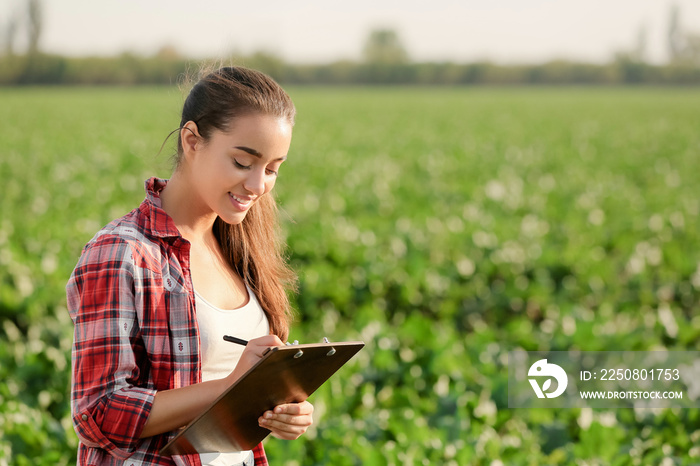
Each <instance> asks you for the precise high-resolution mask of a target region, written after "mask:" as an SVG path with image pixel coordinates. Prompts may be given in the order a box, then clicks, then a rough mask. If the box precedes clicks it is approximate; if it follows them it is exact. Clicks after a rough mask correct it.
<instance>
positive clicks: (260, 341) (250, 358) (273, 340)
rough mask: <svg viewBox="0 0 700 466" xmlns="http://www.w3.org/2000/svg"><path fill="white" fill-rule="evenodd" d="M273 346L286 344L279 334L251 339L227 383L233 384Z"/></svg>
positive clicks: (227, 378)
mask: <svg viewBox="0 0 700 466" xmlns="http://www.w3.org/2000/svg"><path fill="white" fill-rule="evenodd" d="M273 346H284V343H282V340H280V339H279V337H278V336H277V335H265V336H264V337H259V338H253V339H252V340H249V341H248V344H247V345H246V347H245V349H244V350H243V354H242V355H241V359H240V360H239V361H238V364H237V365H236V367H235V368H234V369H233V371H231V373H230V374H229V375H228V376H227V377H226V383H227V385H228V386H231V385H232V384H233V383H234V382H236V381H237V380H238V379H239V378H241V376H242V375H243V374H245V373H246V372H248V369H250V368H251V367H253V366H254V365H255V364H256V363H257V362H258V361H259V360H260V358H262V357H263V355H264V354H265V353H266V351H267V350H268V349H269V348H270V347H273Z"/></svg>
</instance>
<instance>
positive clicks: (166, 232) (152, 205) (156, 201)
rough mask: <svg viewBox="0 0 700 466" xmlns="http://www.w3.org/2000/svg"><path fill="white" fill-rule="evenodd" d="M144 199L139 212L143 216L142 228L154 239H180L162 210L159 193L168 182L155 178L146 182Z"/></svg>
mask: <svg viewBox="0 0 700 466" xmlns="http://www.w3.org/2000/svg"><path fill="white" fill-rule="evenodd" d="M145 184H146V199H144V201H143V202H142V203H141V206H140V207H139V210H141V213H142V214H143V215H144V217H145V220H144V228H145V229H146V230H147V231H149V232H150V233H151V235H153V236H155V237H162V238H167V237H173V236H175V237H180V236H182V235H180V231H178V229H177V227H176V226H175V222H174V221H173V219H172V218H170V215H168V214H167V213H166V212H165V211H164V210H163V209H162V203H161V199H160V192H161V191H162V190H163V188H165V185H166V184H168V180H164V179H161V178H156V177H155V176H154V177H152V178H149V179H147V180H146V183H145Z"/></svg>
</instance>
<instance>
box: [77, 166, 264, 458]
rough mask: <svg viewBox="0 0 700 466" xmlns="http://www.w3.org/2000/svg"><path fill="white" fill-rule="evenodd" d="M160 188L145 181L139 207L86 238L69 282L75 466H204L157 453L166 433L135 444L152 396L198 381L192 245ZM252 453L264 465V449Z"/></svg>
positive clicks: (153, 180)
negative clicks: (162, 200) (163, 203)
mask: <svg viewBox="0 0 700 466" xmlns="http://www.w3.org/2000/svg"><path fill="white" fill-rule="evenodd" d="M166 183H167V181H165V180H160V179H157V178H151V179H149V180H147V181H146V191H147V196H146V199H145V200H144V201H143V203H142V204H141V205H140V206H139V208H138V209H135V210H133V211H132V212H130V213H129V214H127V215H126V216H124V217H122V218H120V219H117V220H115V221H113V222H111V223H110V224H109V225H107V226H106V227H105V228H103V229H102V230H100V231H99V232H98V233H97V234H96V235H95V236H94V237H93V238H92V240H90V242H89V243H88V244H87V245H86V246H85V248H84V249H83V253H82V255H81V257H80V260H79V262H78V265H77V266H76V267H75V270H74V271H73V273H72V275H71V277H70V280H69V281H68V284H67V286H66V295H67V300H68V309H69V312H70V316H71V319H72V320H73V322H74V324H75V334H74V340H73V349H72V360H73V374H72V381H71V411H72V415H73V424H74V426H75V431H76V433H77V434H78V438H79V439H80V446H79V449H78V464H79V465H115V466H116V465H124V466H139V465H178V466H184V465H197V466H199V465H201V461H200V459H199V455H182V456H173V457H164V456H159V455H158V450H159V449H160V448H162V447H163V446H164V445H165V444H166V443H167V442H168V441H169V440H170V439H171V438H172V437H173V436H174V433H173V432H170V433H166V434H161V435H156V436H153V437H149V438H145V439H139V435H140V434H141V432H142V430H143V426H144V424H145V423H146V419H147V418H148V414H149V412H150V410H151V406H152V404H153V398H154V396H155V394H156V392H157V391H158V390H169V389H173V388H180V387H185V386H187V385H191V384H195V383H199V382H201V378H202V374H201V362H200V354H199V330H198V327H197V319H196V315H195V300H194V291H193V288H192V280H191V278H190V263H189V251H190V244H189V242H188V241H187V240H185V239H184V238H182V236H181V235H180V233H179V232H178V230H177V228H176V227H175V224H174V222H173V220H172V219H171V218H170V217H169V216H168V214H166V213H165V212H164V211H163V210H162V209H161V208H160V205H161V204H160V197H159V192H160V191H161V190H162V189H163V187H164V186H165V184H166ZM254 454H255V464H256V465H267V459H266V457H265V451H264V449H263V447H262V444H260V445H258V446H257V447H256V448H255V449H254Z"/></svg>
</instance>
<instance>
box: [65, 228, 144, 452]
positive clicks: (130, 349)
mask: <svg viewBox="0 0 700 466" xmlns="http://www.w3.org/2000/svg"><path fill="white" fill-rule="evenodd" d="M135 272H136V271H135V266H134V260H133V256H132V248H131V247H130V245H129V243H128V242H127V241H125V240H124V239H121V238H119V237H116V236H113V235H103V236H102V237H98V238H97V239H96V240H94V242H92V243H90V244H89V245H88V246H87V247H86V248H85V250H84V251H83V254H82V256H81V258H80V260H79V261H78V265H77V266H76V268H75V270H74V271H73V274H72V275H71V278H70V280H69V281H68V284H67V286H66V296H67V301H68V309H69V312H70V314H71V319H72V320H73V322H74V325H75V331H74V339H73V348H72V379H71V412H72V417H73V424H74V426H75V431H76V433H77V434H78V437H79V438H80V440H81V442H83V443H84V444H86V445H87V446H90V447H98V448H103V449H105V450H107V451H108V452H109V453H110V454H111V455H112V456H115V457H118V458H127V457H128V456H129V455H130V454H131V453H132V452H133V451H134V450H135V449H136V448H137V446H138V444H139V442H140V439H139V436H140V434H141V432H142V430H143V426H144V424H145V422H146V420H147V418H148V414H149V413H150V410H151V406H152V404H153V398H154V396H155V390H154V389H153V388H148V387H146V386H145V385H146V384H145V383H144V382H143V380H146V377H147V375H146V374H142V373H141V372H142V371H147V370H148V369H147V368H148V357H147V355H146V352H145V348H144V346H143V342H142V339H141V336H140V330H139V319H138V318H137V298H136V296H135V291H134V290H135V286H134V280H135V278H134V277H135Z"/></svg>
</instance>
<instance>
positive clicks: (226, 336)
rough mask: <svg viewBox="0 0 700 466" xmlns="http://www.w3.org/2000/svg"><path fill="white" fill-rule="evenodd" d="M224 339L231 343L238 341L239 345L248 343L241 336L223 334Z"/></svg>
mask: <svg viewBox="0 0 700 466" xmlns="http://www.w3.org/2000/svg"><path fill="white" fill-rule="evenodd" d="M224 340H226V341H230V342H231V343H238V344H239V345H243V346H245V345H247V344H248V340H244V339H242V338H236V337H232V336H229V335H224Z"/></svg>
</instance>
